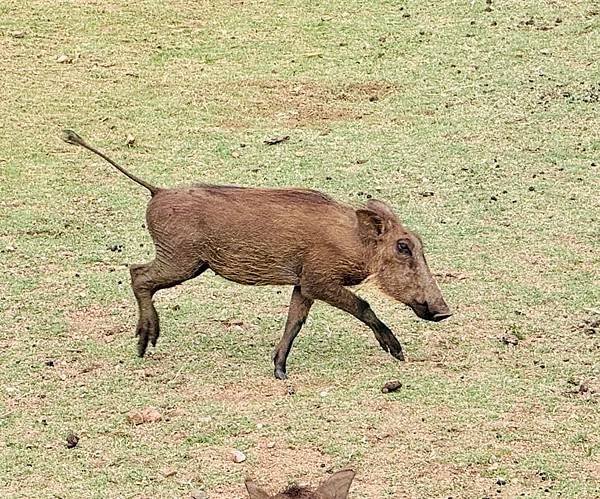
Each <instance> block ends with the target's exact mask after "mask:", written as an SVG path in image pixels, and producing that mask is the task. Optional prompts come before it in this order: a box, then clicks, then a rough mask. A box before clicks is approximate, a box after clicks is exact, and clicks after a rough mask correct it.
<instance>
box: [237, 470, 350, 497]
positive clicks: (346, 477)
mask: <svg viewBox="0 0 600 499" xmlns="http://www.w3.org/2000/svg"><path fill="white" fill-rule="evenodd" d="M353 479H354V471H352V470H343V471H338V472H337V473H334V474H333V475H331V476H330V477H329V478H327V479H326V480H324V481H323V483H321V485H319V487H318V488H317V489H316V490H311V489H309V488H307V487H298V486H296V485H293V486H291V487H288V488H287V489H286V490H285V491H283V492H280V493H279V494H276V495H274V496H270V495H269V494H268V493H267V492H265V491H264V490H263V489H261V488H260V487H258V486H257V485H256V484H255V483H254V482H253V481H252V480H246V490H247V491H248V494H249V495H250V499H346V498H347V497H348V491H349V490H350V485H351V484H352V480H353Z"/></svg>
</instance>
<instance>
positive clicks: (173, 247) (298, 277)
mask: <svg viewBox="0 0 600 499" xmlns="http://www.w3.org/2000/svg"><path fill="white" fill-rule="evenodd" d="M64 140H66V141H67V142H69V143H72V144H77V145H80V146H82V147H85V148H87V149H89V150H91V151H92V152H94V153H96V154H99V155H100V156H101V157H103V158H104V159H106V160H107V161H109V162H110V163H111V164H112V165H113V166H115V167H116V168H118V169H119V170H120V171H121V172H122V173H124V174H125V175H127V176H128V177H129V178H131V179H132V180H134V181H135V182H137V183H139V184H140V185H142V186H144V187H145V188H146V189H148V190H149V191H150V193H151V194H152V198H151V200H150V202H149V204H148V208H147V212H146V220H147V225H148V230H149V231H150V234H151V236H152V239H153V241H154V244H155V247H156V257H155V259H154V260H153V261H151V262H149V263H145V264H138V265H133V266H131V282H132V287H133V292H134V294H135V297H136V299H137V302H138V307H139V320H138V326H137V335H138V337H139V342H138V352H139V355H140V356H143V355H144V353H145V352H146V349H147V346H148V344H149V343H151V344H152V345H153V346H155V345H156V341H157V339H158V335H159V319H158V314H157V312H156V309H155V308H154V304H153V302H152V297H153V295H154V293H156V291H158V290H160V289H165V288H169V287H172V286H175V285H177V284H180V283H182V282H184V281H186V280H188V279H192V278H194V277H196V276H198V275H200V274H201V273H202V272H204V271H205V270H207V269H211V270H212V271H213V272H215V273H216V274H218V275H220V276H221V277H224V278H225V279H228V280H230V281H233V282H237V283H240V284H249V285H266V284H274V285H291V286H293V292H292V299H291V302H290V308H289V312H288V318H287V322H286V326H285V331H284V334H283V337H282V339H281V341H280V342H279V345H278V346H277V348H276V349H275V352H274V363H275V376H276V377H277V378H280V379H283V378H285V377H286V360H287V357H288V354H289V352H290V350H291V347H292V343H293V341H294V338H295V337H296V335H297V334H298V333H299V331H300V329H301V327H302V325H303V324H304V322H305V320H306V317H307V316H308V313H309V311H310V308H311V306H312V304H313V302H314V300H322V301H324V302H326V303H329V304H330V305H332V306H335V307H337V308H339V309H341V310H344V311H346V312H348V313H350V314H352V315H354V316H355V317H356V318H358V319H359V320H361V321H362V322H363V323H364V324H366V325H367V326H369V327H370V328H371V329H372V330H373V333H374V335H375V337H376V339H377V341H378V342H379V344H380V345H381V347H382V348H383V349H384V350H385V351H388V352H389V353H390V354H392V355H393V356H394V357H396V358H397V359H399V360H404V354H403V352H402V347H401V346H400V343H399V342H398V340H397V339H396V337H395V336H394V335H393V333H392V332H391V331H390V329H389V328H388V327H387V326H386V325H385V324H384V323H383V322H381V321H380V320H379V319H378V318H377V316H376V315H375V313H374V312H373V311H372V310H371V308H370V306H369V304H368V303H367V302H366V301H364V300H362V299H361V298H359V297H357V296H356V295H355V294H354V293H352V292H351V291H350V290H349V289H347V286H352V285H356V284H359V283H361V282H362V281H364V280H365V279H367V278H368V277H372V278H373V279H374V280H375V282H376V283H377V284H378V285H379V287H380V288H381V289H382V290H383V291H384V292H385V293H387V294H388V295H390V296H391V297H393V298H395V299H396V300H398V301H400V302H402V303H405V304H406V305H408V306H410V307H411V308H412V309H413V310H414V312H415V313H416V314H417V315H418V316H419V317H422V318H424V319H427V320H434V321H439V320H443V319H445V318H447V317H449V316H450V311H449V309H448V306H447V305H446V303H445V301H444V299H443V297H442V294H441V291H440V289H439V288H438V286H437V284H436V282H435V279H434V278H433V276H432V275H431V272H430V270H429V267H428V265H427V262H426V260H425V256H424V254H423V245H422V242H421V239H420V238H419V237H418V236H417V235H416V234H414V233H412V232H411V231H409V230H408V229H406V228H405V227H404V226H403V225H402V224H401V223H400V222H399V221H398V219H397V218H396V216H395V215H394V213H393V212H392V210H391V208H390V207H389V206H388V205H387V204H385V203H384V202H382V201H377V200H369V202H368V203H367V204H366V206H365V207H364V208H359V209H355V208H352V207H351V206H348V205H345V204H342V203H338V202H337V201H335V200H333V199H332V198H330V197H329V196H327V195H325V194H322V193H320V192H318V191H314V190H309V189H258V188H249V187H237V186H217V185H208V184H197V185H194V186H190V187H179V188H173V189H163V188H157V187H154V186H152V185H150V184H148V183H147V182H145V181H143V180H141V179H139V178H138V177H136V176H135V175H132V174H131V173H129V172H128V171H126V170H125V169H124V168H122V167H121V166H119V165H117V164H116V163H115V162H114V161H112V160H111V159H110V158H108V157H107V156H106V155H104V154H103V153H101V152H100V151H98V150H96V149H94V148H93V147H92V146H90V145H88V144H87V143H86V142H85V141H84V140H83V139H81V137H79V136H78V135H77V134H75V133H74V132H71V131H67V132H66V136H65V139H64Z"/></svg>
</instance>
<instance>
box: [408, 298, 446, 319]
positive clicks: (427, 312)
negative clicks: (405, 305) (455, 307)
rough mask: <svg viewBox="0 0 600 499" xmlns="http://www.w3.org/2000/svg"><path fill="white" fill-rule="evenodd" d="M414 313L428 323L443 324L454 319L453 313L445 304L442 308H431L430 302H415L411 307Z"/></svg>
mask: <svg viewBox="0 0 600 499" xmlns="http://www.w3.org/2000/svg"><path fill="white" fill-rule="evenodd" d="M410 308H412V310H413V312H414V313H415V314H417V316H418V317H420V318H421V319H425V320H426V321H433V322H441V321H443V320H446V319H448V318H450V317H452V312H450V309H449V308H448V305H446V304H445V303H444V304H443V305H441V306H437V307H436V306H431V305H430V304H429V303H428V302H423V303H419V302H415V303H412V304H411V305H410Z"/></svg>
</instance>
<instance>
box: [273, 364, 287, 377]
mask: <svg viewBox="0 0 600 499" xmlns="http://www.w3.org/2000/svg"><path fill="white" fill-rule="evenodd" d="M275 377H276V378H277V379H280V380H285V379H287V374H286V373H285V369H282V368H280V367H276V368H275Z"/></svg>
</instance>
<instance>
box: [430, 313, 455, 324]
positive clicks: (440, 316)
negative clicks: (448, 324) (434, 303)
mask: <svg viewBox="0 0 600 499" xmlns="http://www.w3.org/2000/svg"><path fill="white" fill-rule="evenodd" d="M449 317H452V314H451V313H450V312H448V313H447V314H434V316H433V320H434V321H435V322H440V321H443V320H446V319H448V318H449Z"/></svg>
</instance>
